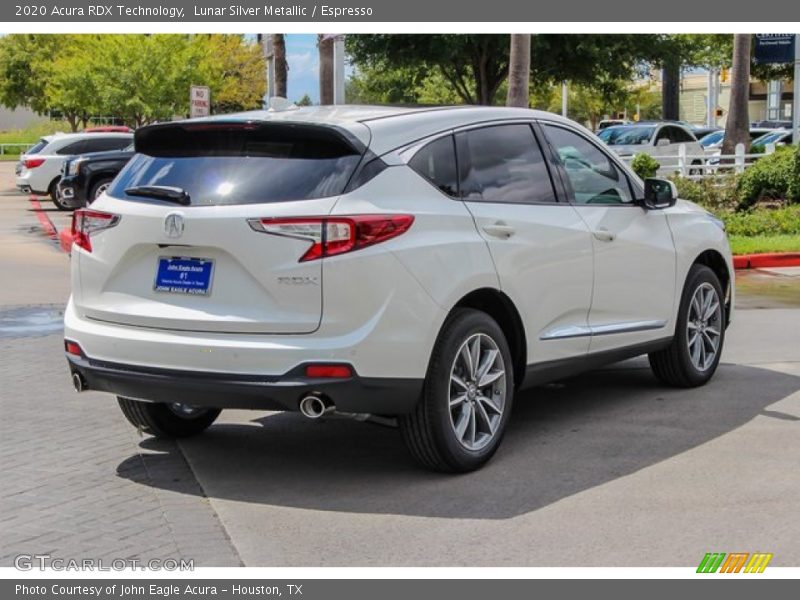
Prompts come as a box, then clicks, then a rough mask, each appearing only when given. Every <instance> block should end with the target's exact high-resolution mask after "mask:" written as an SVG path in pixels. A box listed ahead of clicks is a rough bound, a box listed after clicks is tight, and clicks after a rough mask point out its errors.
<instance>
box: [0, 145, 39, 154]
mask: <svg viewBox="0 0 800 600" xmlns="http://www.w3.org/2000/svg"><path fill="white" fill-rule="evenodd" d="M32 146H33V144H0V156H2V155H3V154H7V153H8V150H6V148H18V150H17V151H16V152H11V153H10V154H22V153H23V152H25V150H27V149H28V148H31V147H32Z"/></svg>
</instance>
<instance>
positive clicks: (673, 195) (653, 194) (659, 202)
mask: <svg viewBox="0 0 800 600" xmlns="http://www.w3.org/2000/svg"><path fill="white" fill-rule="evenodd" d="M677 200H678V190H677V188H676V187H675V184H674V183H672V182H671V181H669V180H668V179H655V178H654V177H648V178H647V179H645V180H644V200H642V201H641V205H642V206H643V207H644V208H646V209H647V210H660V209H663V208H669V207H670V206H675V202H677Z"/></svg>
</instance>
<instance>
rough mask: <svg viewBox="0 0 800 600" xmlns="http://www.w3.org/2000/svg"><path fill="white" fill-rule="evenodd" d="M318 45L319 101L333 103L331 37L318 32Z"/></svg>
mask: <svg viewBox="0 0 800 600" xmlns="http://www.w3.org/2000/svg"><path fill="white" fill-rule="evenodd" d="M317 46H318V47H319V103H320V104H333V37H332V36H323V35H322V34H320V35H319V36H318V38H317Z"/></svg>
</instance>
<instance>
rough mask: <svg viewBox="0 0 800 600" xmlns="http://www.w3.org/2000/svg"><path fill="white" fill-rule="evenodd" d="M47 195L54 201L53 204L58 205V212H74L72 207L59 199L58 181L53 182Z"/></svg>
mask: <svg viewBox="0 0 800 600" xmlns="http://www.w3.org/2000/svg"><path fill="white" fill-rule="evenodd" d="M47 193H48V194H49V195H50V199H51V200H52V201H53V204H55V205H56V208H58V210H72V207H71V206H68V205H67V204H64V203H63V202H61V200H59V198H58V179H54V180H53V182H52V183H51V184H50V187H49V188H47Z"/></svg>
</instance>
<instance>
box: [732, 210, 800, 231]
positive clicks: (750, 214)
mask: <svg viewBox="0 0 800 600" xmlns="http://www.w3.org/2000/svg"><path fill="white" fill-rule="evenodd" d="M718 216H719V217H720V218H721V219H722V220H723V221H724V222H725V229H726V231H727V232H728V235H742V236H748V237H752V236H757V235H781V234H788V235H797V234H800V205H796V204H795V205H791V206H786V207H784V208H776V209H769V208H756V209H753V210H748V211H744V212H728V213H722V214H719V215H718Z"/></svg>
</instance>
